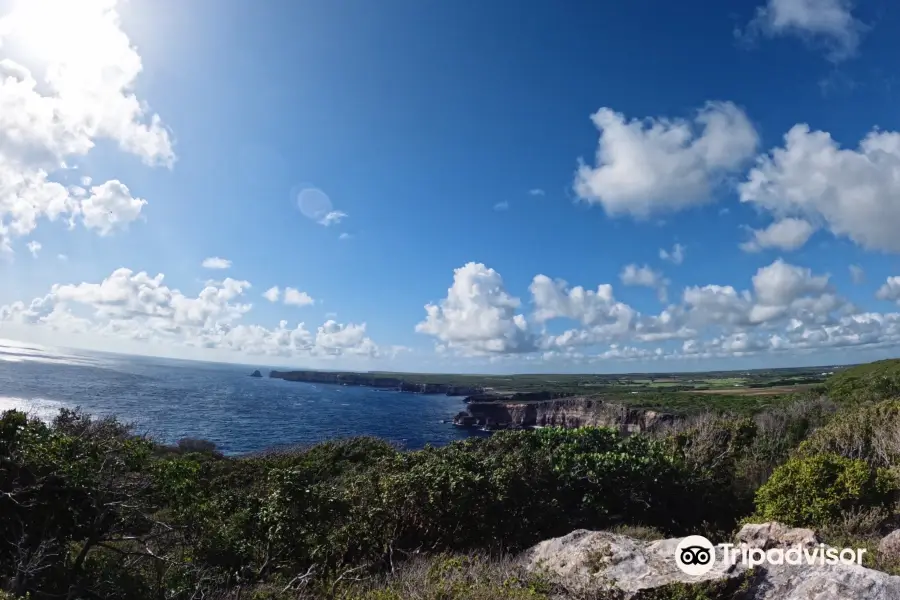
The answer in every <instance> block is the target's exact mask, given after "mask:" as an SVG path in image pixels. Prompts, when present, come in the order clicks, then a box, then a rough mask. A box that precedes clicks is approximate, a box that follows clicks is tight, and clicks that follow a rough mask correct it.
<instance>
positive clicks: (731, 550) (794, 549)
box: [675, 535, 866, 576]
mask: <svg viewBox="0 0 900 600" xmlns="http://www.w3.org/2000/svg"><path fill="white" fill-rule="evenodd" d="M717 548H718V549H719V550H721V554H722V559H721V560H722V563H723V564H724V565H726V566H732V565H735V564H737V563H738V562H741V563H743V564H744V565H745V566H747V567H748V568H751V569H752V568H753V567H757V566H759V565H763V564H769V565H810V566H812V565H836V564H842V565H861V564H862V561H863V555H864V554H865V553H866V549H865V548H856V549H854V548H843V549H839V548H832V547H830V546H826V545H825V544H818V545H815V546H804V545H795V546H790V547H788V548H771V549H769V550H763V549H762V548H749V547H747V546H736V545H734V544H719V545H718V546H714V545H713V543H712V542H710V541H709V540H708V539H706V538H705V537H703V536H702V535H689V536H688V537H686V538H684V539H683V540H681V541H680V542H679V543H678V545H677V546H676V547H675V564H676V565H677V566H678V568H679V569H681V570H682V571H683V572H684V573H685V574H686V575H693V576H698V575H705V574H706V573H708V572H709V571H710V570H711V569H712V568H713V566H714V565H715V563H716V549H717Z"/></svg>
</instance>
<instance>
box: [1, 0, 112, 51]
mask: <svg viewBox="0 0 900 600" xmlns="http://www.w3.org/2000/svg"><path fill="white" fill-rule="evenodd" d="M114 6H115V0H19V1H18V2H17V3H16V4H15V7H14V9H13V11H12V12H11V13H10V14H9V15H8V16H7V17H5V19H4V20H6V21H7V22H6V23H5V28H2V29H6V30H8V31H9V33H10V34H11V35H12V36H13V38H14V40H15V42H16V45H17V46H18V47H19V48H20V49H21V51H22V52H23V53H24V54H25V58H27V59H31V60H36V61H40V62H44V63H57V64H59V63H63V64H79V63H82V64H83V63H85V62H89V63H90V62H94V61H95V60H96V59H102V56H101V53H102V52H103V49H104V47H106V46H107V42H108V41H109V36H110V35H115V34H116V33H117V32H116V30H115V29H114V28H111V27H109V24H110V19H112V18H113V17H112V16H111V15H110V10H111V9H112V8H113V7H114Z"/></svg>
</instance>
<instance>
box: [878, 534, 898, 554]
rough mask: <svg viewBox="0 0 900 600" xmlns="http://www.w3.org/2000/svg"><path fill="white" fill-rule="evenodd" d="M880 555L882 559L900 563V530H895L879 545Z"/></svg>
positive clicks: (882, 539)
mask: <svg viewBox="0 0 900 600" xmlns="http://www.w3.org/2000/svg"><path fill="white" fill-rule="evenodd" d="M878 554H879V555H880V556H881V558H882V559H887V560H889V561H900V529H895V530H894V531H892V532H890V533H889V534H887V535H886V536H884V537H883V538H881V542H879V543H878Z"/></svg>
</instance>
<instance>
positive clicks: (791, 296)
mask: <svg viewBox="0 0 900 600" xmlns="http://www.w3.org/2000/svg"><path fill="white" fill-rule="evenodd" d="M828 279H829V278H828V276H827V275H822V276H815V275H813V274H812V271H810V270H809V269H805V268H802V267H797V266H795V265H790V264H788V263H786V262H784V261H783V260H781V259H780V258H779V259H778V260H776V261H775V262H773V263H772V264H771V265H769V266H767V267H763V268H761V269H759V270H758V271H757V272H756V275H754V276H753V291H754V293H755V296H756V301H757V303H756V304H755V305H754V306H753V308H752V309H751V311H750V320H751V321H752V322H754V323H759V322H764V321H769V320H771V319H775V318H778V317H780V316H782V315H785V314H787V312H788V310H789V309H790V308H791V307H792V306H795V302H796V301H797V300H798V299H800V298H802V297H804V296H814V297H816V298H819V297H821V295H822V294H823V293H825V292H826V291H827V290H828Z"/></svg>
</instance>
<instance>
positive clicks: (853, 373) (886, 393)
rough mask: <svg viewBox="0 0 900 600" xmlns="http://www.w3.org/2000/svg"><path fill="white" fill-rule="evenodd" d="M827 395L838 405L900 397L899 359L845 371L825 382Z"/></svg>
mask: <svg viewBox="0 0 900 600" xmlns="http://www.w3.org/2000/svg"><path fill="white" fill-rule="evenodd" d="M825 386H826V389H827V392H828V396H829V397H830V398H831V399H832V400H835V401H837V402H866V401H873V400H874V401H878V400H887V399H890V398H898V397H900V359H888V360H879V361H877V362H873V363H868V364H865V365H858V366H855V367H851V368H848V369H843V370H841V371H839V372H837V373H835V374H834V375H832V376H831V377H829V378H828V379H827V380H826V381H825Z"/></svg>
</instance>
